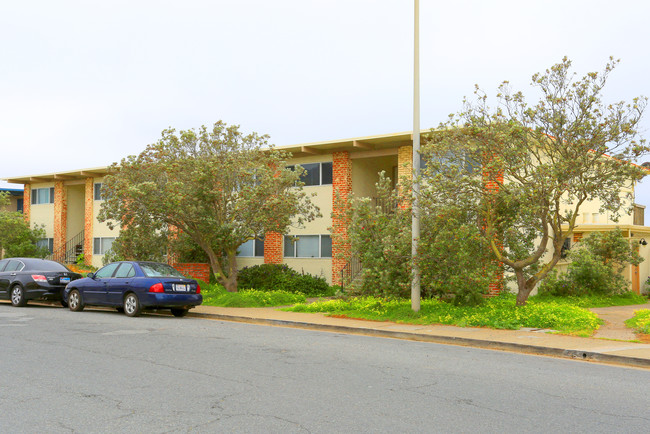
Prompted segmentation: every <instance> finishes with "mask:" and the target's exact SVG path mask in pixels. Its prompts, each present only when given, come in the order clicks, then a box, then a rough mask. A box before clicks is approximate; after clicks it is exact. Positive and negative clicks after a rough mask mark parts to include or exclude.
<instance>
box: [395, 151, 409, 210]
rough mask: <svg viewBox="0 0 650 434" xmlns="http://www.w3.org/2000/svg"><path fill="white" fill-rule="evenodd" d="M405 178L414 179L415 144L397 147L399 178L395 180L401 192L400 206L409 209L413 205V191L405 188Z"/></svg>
mask: <svg viewBox="0 0 650 434" xmlns="http://www.w3.org/2000/svg"><path fill="white" fill-rule="evenodd" d="M404 180H408V181H411V180H413V146H410V145H409V146H400V147H399V148H398V149H397V179H396V180H395V185H397V188H398V191H399V194H400V202H399V207H400V208H402V209H407V208H410V206H411V200H412V191H411V190H408V191H405V190H404V187H403V186H402V184H403V181H404Z"/></svg>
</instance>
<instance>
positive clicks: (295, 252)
mask: <svg viewBox="0 0 650 434" xmlns="http://www.w3.org/2000/svg"><path fill="white" fill-rule="evenodd" d="M300 237H318V256H298V254H299V250H300V249H299V247H297V246H296V245H297V244H298V243H299V242H300ZM323 238H329V240H330V255H329V256H323ZM289 240H290V241H289ZM331 240H332V236H331V235H330V234H301V235H285V236H284V238H283V244H282V248H283V256H284V257H285V258H297V259H304V258H315V259H323V258H324V259H328V258H331V257H332V253H331V250H332V247H331V246H332V241H331ZM287 242H291V243H292V244H293V255H292V256H287V249H286V248H285V246H286V245H287Z"/></svg>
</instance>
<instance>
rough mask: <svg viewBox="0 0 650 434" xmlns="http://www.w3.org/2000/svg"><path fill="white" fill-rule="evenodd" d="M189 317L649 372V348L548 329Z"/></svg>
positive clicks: (225, 313) (242, 311) (206, 309)
mask: <svg viewBox="0 0 650 434" xmlns="http://www.w3.org/2000/svg"><path fill="white" fill-rule="evenodd" d="M607 309H610V310H615V311H616V312H617V315H618V316H617V318H624V317H627V318H631V317H632V316H633V315H634V310H638V309H650V303H648V304H645V305H636V306H616V307H613V308H599V313H598V314H599V316H601V317H604V316H605V315H603V312H604V313H605V314H606V313H607ZM190 315H191V316H195V317H203V318H208V319H215V320H223V321H236V322H246V323H251V324H261V325H271V326H279V327H292V328H301V329H308V330H319V331H325V332H333V333H350V334H359V335H366V336H376V337H384V338H394V339H408V340H414V341H423V342H435V343H440V344H451V345H461V346H470V347H476V348H485V349H492V350H502V351H512V352H519V353H526V354H536V355H544V356H553V357H562V358H569V359H578V360H586V361H592V362H600V363H610V364H617V365H625V366H631V367H638V368H645V369H650V344H646V343H637V342H629V341H618V340H608V339H604V338H598V337H591V338H580V337H573V336H564V335H558V334H553V333H548V331H547V330H532V329H522V330H493V329H488V328H463V327H454V326H445V325H413V324H396V323H392V322H378V321H365V320H355V319H348V318H333V317H328V316H325V315H324V314H320V313H298V312H282V311H279V310H276V308H230V307H213V306H198V307H196V308H195V309H192V310H191V311H190Z"/></svg>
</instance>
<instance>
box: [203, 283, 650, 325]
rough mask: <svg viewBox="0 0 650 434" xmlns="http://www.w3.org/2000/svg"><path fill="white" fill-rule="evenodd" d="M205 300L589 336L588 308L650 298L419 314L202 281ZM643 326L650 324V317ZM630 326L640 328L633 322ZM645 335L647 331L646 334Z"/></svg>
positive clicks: (402, 304)
mask: <svg viewBox="0 0 650 434" xmlns="http://www.w3.org/2000/svg"><path fill="white" fill-rule="evenodd" d="M200 284H201V294H202V295H203V304H204V305H207V306H221V307H277V306H291V307H286V308H283V309H282V310H286V311H293V312H321V313H326V314H328V315H337V316H344V317H349V318H360V319H368V320H376V321H392V322H396V323H409V324H447V325H454V326H459V327H490V328H495V329H511V330H517V329H520V328H522V327H531V328H540V329H552V330H557V331H558V332H560V333H563V334H570V335H575V336H591V335H592V334H593V333H594V331H595V330H596V329H597V328H598V327H599V326H600V324H601V323H602V321H601V320H600V319H599V318H598V317H597V315H596V314H594V313H592V312H590V311H589V310H588V308H590V307H605V306H623V305H633V304H642V303H645V302H646V301H647V298H645V297H642V296H639V295H636V294H634V293H626V294H621V295H616V296H609V297H606V296H585V297H552V296H534V297H530V298H529V300H528V303H527V304H526V306H522V307H515V295H514V294H503V295H500V296H498V297H494V298H488V299H486V301H485V303H484V304H483V305H481V306H475V307H469V306H454V305H453V304H450V303H446V302H443V301H439V300H430V299H423V300H422V301H421V304H420V305H421V307H420V312H417V313H416V312H413V311H412V310H411V302H410V300H408V299H396V300H395V299H393V300H391V299H383V298H379V297H353V298H347V299H342V298H341V299H333V300H321V301H316V302H314V303H309V304H307V303H306V299H305V296H304V295H302V294H295V293H291V292H286V291H257V290H252V289H243V290H240V291H239V292H234V293H231V292H228V291H226V290H225V289H224V288H223V287H222V286H220V285H210V284H207V283H205V282H200ZM645 318H646V319H645V320H643V319H641V320H639V321H640V322H643V321H646V322H645V323H644V324H645V325H646V327H647V328H650V315H648V316H647V317H645ZM631 327H637V326H636V325H631ZM646 333H647V332H646Z"/></svg>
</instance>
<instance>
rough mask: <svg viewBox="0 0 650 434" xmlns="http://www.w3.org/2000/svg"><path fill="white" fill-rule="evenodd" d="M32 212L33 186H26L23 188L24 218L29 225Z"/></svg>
mask: <svg viewBox="0 0 650 434" xmlns="http://www.w3.org/2000/svg"><path fill="white" fill-rule="evenodd" d="M31 211H32V185H31V184H25V187H23V218H24V219H25V221H26V222H28V223H29V218H30V214H31Z"/></svg>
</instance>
